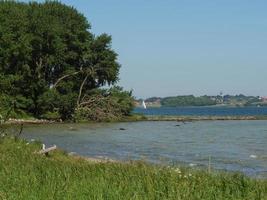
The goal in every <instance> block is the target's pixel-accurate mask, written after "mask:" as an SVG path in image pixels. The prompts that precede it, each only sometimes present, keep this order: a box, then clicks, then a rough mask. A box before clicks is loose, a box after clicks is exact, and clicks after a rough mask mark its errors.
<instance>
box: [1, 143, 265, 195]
mask: <svg viewBox="0 0 267 200" xmlns="http://www.w3.org/2000/svg"><path fill="white" fill-rule="evenodd" d="M39 149H40V144H38V143H34V144H28V143H26V142H25V141H21V140H17V141H15V140H14V139H10V138H8V139H1V140H0V199H27V200H30V199H46V200H47V199H188V200H190V199H217V200H219V199H233V200H238V199H240V200H241V199H248V200H251V199H267V181H266V180H265V181H263V180H254V179H250V178H247V177H245V176H243V175H240V174H226V173H212V174H209V173H207V172H206V171H199V170H189V169H178V168H168V167H160V166H152V165H148V164H145V163H141V162H133V163H118V162H117V163H116V162H115V163H114V162H110V163H104V162H89V161H86V160H84V159H81V158H75V157H71V156H68V155H67V154H65V153H64V152H62V151H56V152H54V153H52V154H50V156H48V157H45V156H42V155H38V154H36V153H34V152H36V151H38V150H39Z"/></svg>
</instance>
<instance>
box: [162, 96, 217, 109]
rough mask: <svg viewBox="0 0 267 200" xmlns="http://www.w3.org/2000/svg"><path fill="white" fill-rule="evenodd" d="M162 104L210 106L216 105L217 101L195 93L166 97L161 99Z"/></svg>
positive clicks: (172, 105) (171, 105)
mask: <svg viewBox="0 0 267 200" xmlns="http://www.w3.org/2000/svg"><path fill="white" fill-rule="evenodd" d="M161 104H162V106H170V107H175V106H210V105H215V104H216V101H214V100H212V99H211V98H209V97H208V96H201V97H194V96H193V95H188V96H177V97H166V98H163V99H162V100H161Z"/></svg>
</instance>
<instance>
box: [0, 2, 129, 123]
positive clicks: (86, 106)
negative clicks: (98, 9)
mask: <svg viewBox="0 0 267 200" xmlns="http://www.w3.org/2000/svg"><path fill="white" fill-rule="evenodd" d="M90 28H91V27H90V24H89V23H88V21H87V19H86V18H85V17H84V16H83V15H82V14H81V13H79V12H78V11H77V10H76V9H75V8H73V7H70V6H66V5H64V4H62V3H59V2H53V1H46V2H45V3H37V2H30V3H21V2H15V1H0V114H1V115H2V116H3V115H7V114H9V115H10V116H11V117H26V116H33V117H37V118H53V119H63V120H67V119H74V118H75V115H76V114H77V115H78V116H83V117H89V119H96V118H97V116H92V115H93V114H88V115H87V114H86V112H90V113H95V114H101V116H102V117H101V118H105V116H107V118H109V117H111V116H112V117H114V116H116V117H117V116H122V115H128V114H129V113H130V111H131V109H132V107H133V103H132V94H131V92H124V91H123V90H122V88H120V87H114V88H111V89H110V90H100V89H99V88H100V87H101V86H104V85H109V86H112V85H114V84H116V82H117V81H118V75H119V69H120V65H119V63H118V62H117V54H116V52H114V50H112V48H111V36H109V35H107V34H101V35H99V36H95V35H94V34H93V33H91V32H90ZM91 98H95V100H94V101H92V100H91ZM86 102H87V103H86ZM89 102H90V103H89ZM99 102H101V106H102V107H106V109H99V108H100V105H99V106H96V104H99ZM115 107H116V108H115ZM90 108H91V109H90ZM112 108H113V109H112ZM93 109H94V110H93ZM109 112H110V113H109ZM81 113H83V114H81ZM106 114H107V115H106Z"/></svg>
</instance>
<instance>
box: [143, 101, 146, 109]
mask: <svg viewBox="0 0 267 200" xmlns="http://www.w3.org/2000/svg"><path fill="white" fill-rule="evenodd" d="M142 106H143V108H144V109H146V103H145V101H143V102H142Z"/></svg>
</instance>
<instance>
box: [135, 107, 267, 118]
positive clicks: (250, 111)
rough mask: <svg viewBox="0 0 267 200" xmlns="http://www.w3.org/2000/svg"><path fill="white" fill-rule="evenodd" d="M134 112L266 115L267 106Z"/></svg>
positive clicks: (150, 113)
mask: <svg viewBox="0 0 267 200" xmlns="http://www.w3.org/2000/svg"><path fill="white" fill-rule="evenodd" d="M134 113H141V114H144V115H184V116H264V115H267V106H265V107H206V106H202V107H160V108H147V109H143V108H135V110H134Z"/></svg>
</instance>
